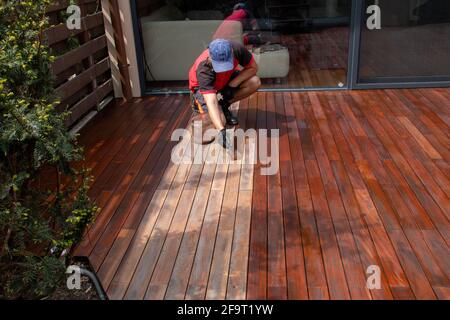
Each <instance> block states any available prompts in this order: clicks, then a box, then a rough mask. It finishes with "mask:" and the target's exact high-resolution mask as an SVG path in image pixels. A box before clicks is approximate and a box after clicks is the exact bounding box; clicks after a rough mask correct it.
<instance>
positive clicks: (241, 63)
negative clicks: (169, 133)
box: [189, 39, 261, 149]
mask: <svg viewBox="0 0 450 320" xmlns="http://www.w3.org/2000/svg"><path fill="white" fill-rule="evenodd" d="M257 72H258V65H257V64H256V62H255V59H254V58H253V55H252V54H251V53H250V52H249V51H248V50H247V49H246V48H245V47H244V46H243V45H242V44H240V43H238V42H234V41H228V40H225V39H216V40H214V41H213V42H211V43H210V44H209V47H208V49H206V50H205V51H204V52H203V53H202V54H201V55H200V56H199V57H198V58H197V60H196V61H195V63H194V65H193V66H192V68H191V70H190V71H189V89H190V91H191V106H192V108H193V110H194V112H195V113H197V114H198V113H200V114H202V113H207V114H208V115H209V117H210V119H211V122H212V123H213V125H214V127H215V128H216V129H217V130H218V131H219V135H218V142H219V143H220V144H221V145H222V146H223V147H224V148H226V149H228V148H229V146H230V141H228V139H227V134H226V127H225V125H226V124H228V125H237V124H238V119H237V118H236V117H235V116H234V115H233V114H232V113H231V111H230V110H229V108H230V105H231V104H232V103H234V102H237V101H239V100H242V99H244V98H247V97H248V96H250V95H252V94H253V93H254V92H255V91H256V90H258V88H259V87H260V86H261V81H260V79H259V78H258V77H257V76H256V73H257Z"/></svg>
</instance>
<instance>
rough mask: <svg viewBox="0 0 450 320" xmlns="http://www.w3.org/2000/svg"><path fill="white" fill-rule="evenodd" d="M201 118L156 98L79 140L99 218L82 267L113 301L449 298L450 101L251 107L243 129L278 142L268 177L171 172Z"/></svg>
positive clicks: (379, 94) (180, 103)
mask: <svg viewBox="0 0 450 320" xmlns="http://www.w3.org/2000/svg"><path fill="white" fill-rule="evenodd" d="M190 116H191V112H190V110H189V108H188V98H187V97H186V96H181V95H180V96H165V97H149V98H145V99H143V100H136V101H134V102H133V103H131V104H128V105H124V104H122V105H121V104H117V105H116V106H114V107H111V108H110V109H109V110H108V111H107V112H105V113H104V114H103V115H101V116H99V117H97V118H96V119H95V120H94V121H93V122H92V123H91V124H90V125H89V126H88V127H86V128H85V129H84V131H83V132H82V135H81V143H82V145H84V146H85V148H86V158H87V164H88V165H89V166H90V167H91V168H93V175H94V176H95V182H94V184H93V188H92V191H91V196H92V198H93V199H95V200H96V201H97V203H98V204H99V206H100V207H102V208H103V209H102V212H101V213H100V215H99V216H98V218H97V220H96V222H95V223H94V224H93V226H92V227H91V229H90V230H89V232H88V233H87V234H86V236H85V238H84V241H83V242H82V243H81V244H80V245H79V247H78V248H77V249H76V252H75V254H76V255H77V256H85V257H88V258H89V261H90V263H91V265H92V267H93V268H94V269H95V270H96V272H97V274H98V276H99V278H100V280H101V282H102V284H103V287H104V289H105V290H106V292H107V294H108V296H109V297H110V298H111V299H449V298H450V281H449V276H450V254H449V253H450V252H449V244H450V223H449V212H450V205H449V193H450V183H449V180H448V178H449V173H450V172H449V160H450V141H449V121H450V118H449V116H450V90H449V89H414V90H385V91H381V90H379V91H352V92H347V91H342V92H309V93H258V94H255V95H254V96H252V97H251V98H250V99H248V100H245V101H243V102H241V104H240V105H239V118H240V121H241V124H242V126H241V127H242V128H269V129H271V128H279V129H280V161H279V168H280V170H279V171H278V174H276V175H272V176H263V175H261V173H260V170H259V169H260V168H261V166H262V164H261V163H258V164H257V165H255V166H253V165H249V164H242V165H240V164H236V163H234V164H217V165H216V164H211V163H206V164H204V165H202V164H192V165H190V164H181V165H175V164H173V163H172V162H171V161H170V155H171V151H172V148H173V146H174V144H175V143H174V142H171V141H170V139H169V138H170V135H171V133H172V131H173V130H174V129H175V128H183V127H185V126H186V125H187V123H188V121H189V118H190ZM205 150H208V149H207V148H206V149H205ZM205 152H206V151H205ZM371 265H377V266H379V267H380V269H381V289H379V290H368V289H367V288H366V278H367V276H368V275H367V274H366V270H367V268H368V267H369V266H371Z"/></svg>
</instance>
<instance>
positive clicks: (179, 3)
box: [136, 0, 352, 92]
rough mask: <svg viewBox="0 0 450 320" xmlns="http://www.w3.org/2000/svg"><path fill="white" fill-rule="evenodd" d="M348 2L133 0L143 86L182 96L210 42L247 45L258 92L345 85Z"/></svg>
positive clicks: (349, 12)
mask: <svg viewBox="0 0 450 320" xmlns="http://www.w3.org/2000/svg"><path fill="white" fill-rule="evenodd" d="M351 7H352V0H263V1H256V0H255V1H250V0H249V1H236V0H235V1H229V0H223V1H220V0H219V1H218V0H136V8H137V10H136V11H137V15H138V17H137V18H138V25H139V29H140V30H139V33H140V37H141V42H142V56H143V59H142V60H144V61H143V63H142V64H143V65H144V66H145V79H146V83H147V87H148V88H149V89H150V90H153V91H155V90H156V91H165V92H174V91H179V90H186V89H187V86H188V82H187V80H188V71H189V68H190V67H191V65H192V64H193V62H194V60H195V59H196V57H197V56H198V55H199V54H200V53H201V52H202V51H203V50H204V49H205V48H207V46H208V44H209V42H211V41H212V40H213V39H215V38H227V39H230V40H233V41H238V42H241V43H243V44H245V45H246V47H247V48H248V50H250V51H252V53H253V55H254V57H255V59H256V61H257V62H258V64H259V75H260V77H261V78H262V82H263V88H269V89H296V88H340V87H346V86H347V70H348V49H349V26H350V20H351V18H350V16H351Z"/></svg>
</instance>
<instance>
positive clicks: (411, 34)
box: [358, 0, 450, 84]
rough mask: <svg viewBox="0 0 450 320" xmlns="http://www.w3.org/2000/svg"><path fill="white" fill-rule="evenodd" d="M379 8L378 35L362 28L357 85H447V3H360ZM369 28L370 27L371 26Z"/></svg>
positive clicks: (449, 57)
mask: <svg viewBox="0 0 450 320" xmlns="http://www.w3.org/2000/svg"><path fill="white" fill-rule="evenodd" d="M363 2H364V6H363V11H366V9H367V7H368V6H371V5H378V6H379V8H380V15H381V16H380V17H381V19H380V22H381V25H380V29H372V28H369V27H368V25H367V23H368V19H369V20H370V21H373V19H370V17H373V12H372V13H371V14H365V12H364V13H363V14H365V18H364V19H362V25H361V38H360V55H359V67H358V83H360V84H370V83H380V84H383V83H405V84H407V83H410V82H429V81H431V82H432V81H448V80H450V1H449V0H395V1H392V0H378V1H377V0H364V1H363ZM369 23H370V22H369Z"/></svg>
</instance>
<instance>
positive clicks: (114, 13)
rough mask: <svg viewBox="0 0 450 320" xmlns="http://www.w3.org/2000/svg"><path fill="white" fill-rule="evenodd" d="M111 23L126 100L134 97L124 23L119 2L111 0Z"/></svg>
mask: <svg viewBox="0 0 450 320" xmlns="http://www.w3.org/2000/svg"><path fill="white" fill-rule="evenodd" d="M109 4H110V9H111V11H110V14H111V22H112V26H113V29H114V40H115V43H116V48H117V61H118V64H119V70H120V80H121V82H122V91H123V96H124V98H125V100H130V99H131V98H132V97H133V94H132V92H131V85H130V73H129V71H128V61H127V53H126V49H125V43H124V41H123V30H122V21H121V19H120V9H119V3H118V2H117V0H109Z"/></svg>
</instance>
